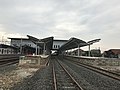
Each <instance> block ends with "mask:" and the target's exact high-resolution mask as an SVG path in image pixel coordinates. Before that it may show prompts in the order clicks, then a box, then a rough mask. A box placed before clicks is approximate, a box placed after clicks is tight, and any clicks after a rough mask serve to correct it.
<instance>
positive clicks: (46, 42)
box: [27, 35, 53, 49]
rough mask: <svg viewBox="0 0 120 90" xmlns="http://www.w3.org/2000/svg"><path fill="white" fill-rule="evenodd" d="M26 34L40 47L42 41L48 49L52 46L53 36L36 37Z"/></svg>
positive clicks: (42, 44)
mask: <svg viewBox="0 0 120 90" xmlns="http://www.w3.org/2000/svg"><path fill="white" fill-rule="evenodd" d="M27 36H28V38H29V39H30V40H31V41H32V42H33V43H35V44H37V45H38V46H40V47H43V46H44V43H45V44H46V46H47V47H49V48H50V49H51V48H52V45H53V37H47V38H44V39H37V38H35V37H33V36H30V35H27Z"/></svg>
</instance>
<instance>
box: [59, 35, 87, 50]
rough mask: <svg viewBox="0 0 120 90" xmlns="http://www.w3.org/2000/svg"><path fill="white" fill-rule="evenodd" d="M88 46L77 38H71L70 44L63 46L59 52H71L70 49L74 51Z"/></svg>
mask: <svg viewBox="0 0 120 90" xmlns="http://www.w3.org/2000/svg"><path fill="white" fill-rule="evenodd" d="M87 45H88V44H87V43H86V42H85V41H83V40H81V39H77V38H74V37H73V38H70V39H69V40H68V42H66V43H65V44H64V45H62V46H61V47H60V48H59V51H65V50H69V49H74V48H78V46H79V47H83V46H87Z"/></svg>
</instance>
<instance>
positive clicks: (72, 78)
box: [57, 60, 84, 90]
mask: <svg viewBox="0 0 120 90" xmlns="http://www.w3.org/2000/svg"><path fill="white" fill-rule="evenodd" d="M57 61H58V60H57ZM58 63H59V64H60V66H61V67H62V68H63V70H64V71H65V72H66V73H67V74H68V75H69V77H70V78H71V80H72V81H73V82H74V83H75V84H76V85H77V87H78V88H79V89H80V90H84V89H83V88H82V87H81V86H80V84H79V83H78V82H77V81H76V80H75V79H74V77H73V76H72V75H71V74H70V73H69V72H68V70H67V69H66V68H65V67H64V66H63V65H62V64H61V63H60V62H59V61H58Z"/></svg>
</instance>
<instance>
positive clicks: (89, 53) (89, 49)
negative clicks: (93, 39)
mask: <svg viewBox="0 0 120 90" xmlns="http://www.w3.org/2000/svg"><path fill="white" fill-rule="evenodd" d="M88 48H89V52H88V56H89V57H90V44H89V45H88Z"/></svg>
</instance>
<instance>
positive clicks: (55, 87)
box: [52, 64, 57, 90]
mask: <svg viewBox="0 0 120 90" xmlns="http://www.w3.org/2000/svg"><path fill="white" fill-rule="evenodd" d="M52 71H53V83H54V90H57V80H56V75H55V67H54V64H53V68H52Z"/></svg>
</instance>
